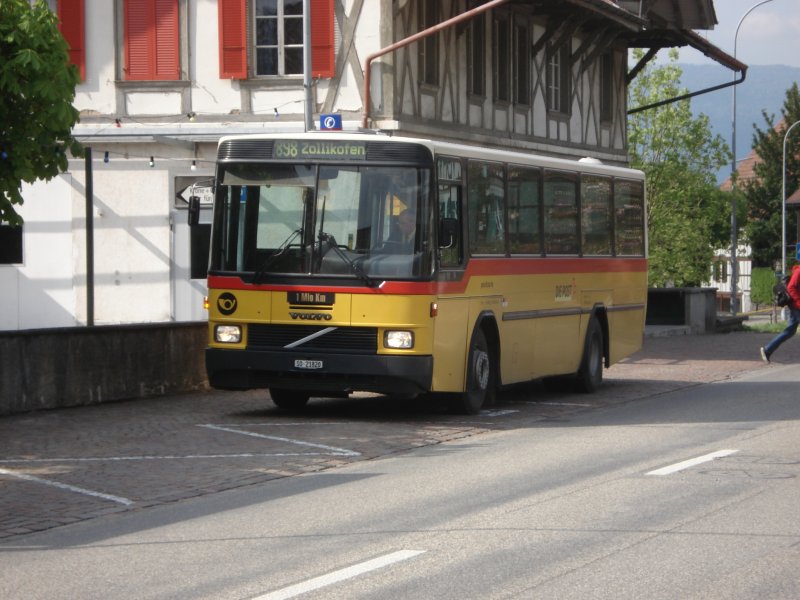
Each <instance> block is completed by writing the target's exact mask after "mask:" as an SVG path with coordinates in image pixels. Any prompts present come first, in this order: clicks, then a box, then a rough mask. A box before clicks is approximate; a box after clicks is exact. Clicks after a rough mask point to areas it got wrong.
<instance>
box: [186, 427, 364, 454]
mask: <svg viewBox="0 0 800 600" xmlns="http://www.w3.org/2000/svg"><path fill="white" fill-rule="evenodd" d="M200 427H206V428H208V429H214V430H216V431H227V432H229V433H238V434H239V435H247V436H250V437H254V438H261V439H264V440H273V441H276V442H286V443H287V444H296V445H298V446H307V447H309V448H319V449H320V450H328V451H329V455H330V456H361V453H360V452H356V451H355V450H348V449H347V448H337V447H335V446H326V445H325V444H314V443H311V442H304V441H302V440H293V439H291V438H285V437H278V436H275V435H264V434H263V433H253V432H252V431H243V430H241V429H233V428H232V427H222V426H221V425H211V424H207V425H200Z"/></svg>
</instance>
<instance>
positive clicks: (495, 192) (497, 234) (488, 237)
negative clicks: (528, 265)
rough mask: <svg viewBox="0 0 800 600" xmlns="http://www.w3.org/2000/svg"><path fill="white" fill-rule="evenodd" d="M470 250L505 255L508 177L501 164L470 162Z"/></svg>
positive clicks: (468, 183) (472, 252)
mask: <svg viewBox="0 0 800 600" xmlns="http://www.w3.org/2000/svg"><path fill="white" fill-rule="evenodd" d="M467 198H468V204H469V250H470V253H471V254H505V244H506V243H505V238H506V234H505V176H504V169H503V165H502V164H499V163H489V162H479V161H470V162H469V167H468V170H467Z"/></svg>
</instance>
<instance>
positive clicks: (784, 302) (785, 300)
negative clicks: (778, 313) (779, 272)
mask: <svg viewBox="0 0 800 600" xmlns="http://www.w3.org/2000/svg"><path fill="white" fill-rule="evenodd" d="M788 281H789V277H788V276H786V277H783V278H782V279H781V280H780V281H779V282H778V283H776V284H775V286H774V287H773V288H772V301H773V302H774V303H775V306H780V307H784V306H789V303H790V302H791V301H792V297H791V296H790V295H789V290H787V289H786V284H787V283H788Z"/></svg>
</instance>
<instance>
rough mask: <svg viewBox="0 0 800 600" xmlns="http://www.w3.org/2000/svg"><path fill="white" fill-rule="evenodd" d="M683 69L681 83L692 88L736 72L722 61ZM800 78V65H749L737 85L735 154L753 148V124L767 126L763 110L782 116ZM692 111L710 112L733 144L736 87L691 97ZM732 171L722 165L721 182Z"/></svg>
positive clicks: (726, 78) (717, 128)
mask: <svg viewBox="0 0 800 600" xmlns="http://www.w3.org/2000/svg"><path fill="white" fill-rule="evenodd" d="M678 66H679V67H680V68H681V69H682V70H683V76H682V77H681V85H682V86H683V87H686V88H687V89H688V90H689V91H690V92H694V91H698V90H701V89H704V88H707V87H712V86H715V85H718V84H721V83H725V82H728V81H732V79H733V73H732V71H730V70H729V69H726V68H725V67H722V66H720V65H694V64H685V63H683V64H679V65H678ZM794 82H800V68H798V67H787V66H784V65H750V67H749V68H748V69H747V77H746V78H745V80H744V81H743V82H742V83H740V84H738V85H737V86H736V154H737V155H738V156H737V158H738V159H739V160H741V159H743V158H745V157H746V156H747V155H748V154H749V153H750V150H751V149H752V143H753V124H756V125H758V127H759V128H760V129H763V128H764V126H765V124H766V123H765V121H764V117H763V116H762V114H761V111H762V110H766V111H767V113H769V114H774V115H776V121H777V120H778V119H779V118H780V109H781V107H782V106H783V101H784V99H785V98H786V90H787V89H789V88H790V87H791V86H792V84H793V83H794ZM691 102H692V112H693V113H694V114H695V115H698V114H700V113H703V114H706V115H708V118H709V120H710V122H711V129H712V131H713V132H714V133H716V134H719V135H721V136H722V137H723V139H724V140H725V141H726V142H727V143H728V145H730V143H731V129H732V124H731V121H732V118H733V114H732V110H733V88H732V87H730V86H729V87H727V88H723V89H721V90H718V91H716V92H710V93H707V94H701V95H700V96H695V97H694V98H692V100H691ZM729 175H730V166H727V167H723V168H722V169H721V170H720V172H719V173H718V176H717V179H718V181H719V182H722V181H723V180H725V179H726V178H727V177H728V176H729Z"/></svg>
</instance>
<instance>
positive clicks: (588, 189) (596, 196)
mask: <svg viewBox="0 0 800 600" xmlns="http://www.w3.org/2000/svg"><path fill="white" fill-rule="evenodd" d="M581 249H582V252H583V254H584V255H595V256H610V255H611V179H609V178H608V177H600V176H597V175H584V176H582V177H581Z"/></svg>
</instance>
